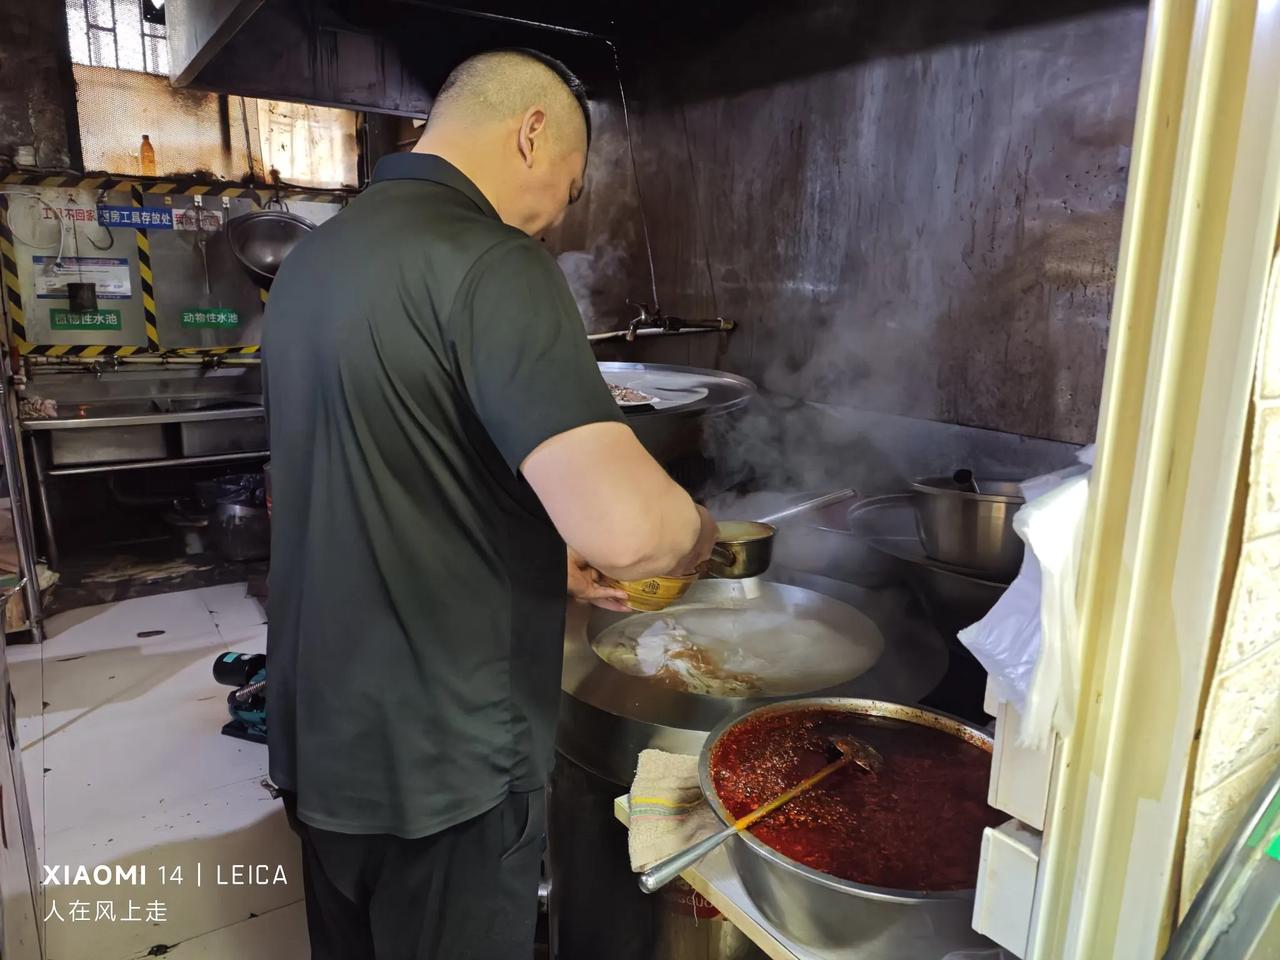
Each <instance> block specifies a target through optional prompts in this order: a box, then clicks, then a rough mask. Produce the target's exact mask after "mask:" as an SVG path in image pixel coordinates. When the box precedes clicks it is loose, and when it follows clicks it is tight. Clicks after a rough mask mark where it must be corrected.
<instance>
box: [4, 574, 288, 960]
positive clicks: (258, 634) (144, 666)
mask: <svg viewBox="0 0 1280 960" xmlns="http://www.w3.org/2000/svg"><path fill="white" fill-rule="evenodd" d="M263 619H264V618H263V615H262V610H261V607H260V606H258V604H257V601H256V600H253V599H252V598H250V597H248V596H247V595H246V593H245V586H244V585H243V584H238V585H232V586H229V587H219V588H213V589H211V590H195V591H186V592H183V593H176V594H166V595H162V596H156V597H146V598H139V599H136V600H128V601H123V602H121V603H117V604H108V605H105V606H100V607H94V608H89V609H85V610H77V611H73V612H72V613H70V614H64V615H61V616H59V617H55V618H53V619H52V620H51V621H50V631H49V634H50V635H49V638H48V640H47V641H46V642H45V643H44V644H43V645H42V646H40V647H36V646H23V647H11V648H8V654H9V656H8V659H9V665H10V673H11V678H12V682H13V686H14V692H15V696H16V698H17V701H18V714H19V721H18V732H19V738H20V741H21V743H22V745H23V764H24V771H25V774H26V776H27V781H28V789H29V792H30V794H31V806H32V819H33V827H34V830H35V833H36V837H37V846H38V847H39V857H38V859H39V861H40V862H42V863H62V864H68V865H70V866H72V867H73V868H74V867H76V866H80V865H85V866H89V867H92V866H94V865H97V864H111V865H115V864H120V865H122V866H124V867H128V866H131V865H134V864H137V865H139V866H144V865H145V866H147V867H148V873H149V876H148V878H147V879H148V883H147V885H146V886H145V887H140V888H138V889H126V888H108V889H107V890H106V891H105V892H104V891H102V890H99V889H97V888H88V892H87V893H85V892H84V891H85V890H86V888H83V887H82V888H72V890H71V892H72V893H74V894H75V895H76V896H78V897H79V899H81V900H85V901H87V900H89V899H93V900H94V901H95V903H96V900H97V899H103V900H107V899H110V900H112V901H113V903H116V904H117V909H118V912H119V913H120V914H123V913H124V910H125V907H126V903H127V901H128V900H129V899H132V900H134V902H135V903H136V904H138V905H139V906H140V908H141V909H143V910H145V907H143V906H142V905H143V904H144V902H145V903H150V902H152V901H161V902H164V903H165V905H166V909H165V912H166V914H167V916H166V920H165V922H163V923H153V924H147V923H124V922H122V921H119V920H117V922H115V923H109V922H107V921H105V920H104V921H102V922H87V923H86V922H76V923H72V922H70V921H65V922H63V923H59V922H58V921H57V920H56V919H55V920H53V921H52V922H51V923H50V924H49V926H48V945H49V951H48V953H49V957H50V960H82V958H88V957H93V958H94V960H117V958H119V960H124V958H133V957H138V956H142V955H144V954H145V953H146V952H147V951H148V950H149V949H150V948H151V947H152V946H153V945H155V944H157V943H167V944H177V945H178V946H177V947H176V948H175V950H174V951H171V952H172V953H175V954H176V955H179V956H183V957H193V958H194V957H218V958H219V960H221V958H223V957H227V958H230V957H232V956H234V957H236V958H237V960H246V958H248V960H253V958H257V957H262V958H263V960H265V958H266V957H268V956H271V957H280V958H284V960H289V958H291V957H294V956H297V957H303V956H305V955H306V950H305V945H306V937H305V922H304V920H303V919H302V916H301V910H300V908H299V909H298V910H294V911H283V910H281V909H280V908H282V907H284V906H286V905H287V904H290V903H294V902H296V901H298V900H300V898H301V896H302V890H301V875H300V868H299V864H298V847H297V840H296V838H295V837H294V836H293V834H292V832H291V831H290V830H289V829H288V824H287V823H286V821H285V818H284V812H283V808H282V807H281V805H280V803H279V801H277V800H272V799H271V798H270V796H269V795H268V794H267V792H266V791H265V790H264V789H263V788H262V786H261V784H260V782H261V780H262V779H263V777H265V775H266V763H267V751H266V747H265V746H262V745H259V744H250V743H245V742H243V741H240V740H233V739H231V738H228V737H223V736H221V734H220V732H219V731H220V729H221V727H222V724H223V723H225V722H226V720H227V710H226V697H227V693H228V692H229V688H227V687H224V686H221V685H219V684H218V683H216V682H215V681H214V679H213V675H212V667H213V661H214V658H215V657H216V656H217V655H218V654H220V653H223V652H225V651H227V650H230V649H235V650H244V651H247V652H251V653H257V652H262V651H263V650H264V649H265V642H266V629H265V626H264V625H263V623H262V620H263ZM139 634H146V635H145V636H140V635H139ZM46 847H47V849H46ZM197 864H200V865H201V868H202V869H201V873H202V874H203V877H202V879H203V881H204V882H203V885H202V886H200V887H196V886H195V870H196V865H197ZM232 864H255V865H256V864H262V865H266V866H269V867H270V868H271V872H272V877H273V879H274V871H275V868H276V867H277V866H282V867H283V868H284V870H285V875H286V878H287V882H286V883H284V884H273V885H265V886H264V885H245V886H229V885H222V886H219V885H217V884H216V883H215V882H214V881H215V880H216V878H217V873H216V870H217V868H218V867H219V866H220V865H221V866H222V867H223V868H224V870H229V868H230V866H231V865H232ZM175 865H181V866H182V867H183V874H184V881H185V882H184V883H183V884H181V885H175V884H173V883H172V882H171V883H169V884H161V883H160V878H159V868H160V867H161V866H167V867H172V866H175ZM59 894H60V892H59V891H56V889H54V888H51V891H50V893H49V895H50V896H52V897H54V898H55V899H57V897H58V896H59ZM72 899H74V897H73V898H72ZM68 902H70V901H68ZM63 912H67V908H66V907H65V906H64V911H63ZM255 914H257V915H260V916H258V917H256V918H255V919H253V920H249V919H248V918H249V917H250V916H251V915H255ZM269 918H270V919H269ZM250 941H253V943H254V944H255V946H253V947H252V949H250V948H248V947H246V948H245V949H241V948H240V946H239V945H240V944H242V943H249V942H250ZM267 944H269V946H268V945H267ZM259 946H261V949H259ZM295 948H296V952H290V951H292V950H294V949H295ZM178 950H181V951H182V952H181V953H177V951H178ZM246 951H248V952H246ZM255 951H256V952H255Z"/></svg>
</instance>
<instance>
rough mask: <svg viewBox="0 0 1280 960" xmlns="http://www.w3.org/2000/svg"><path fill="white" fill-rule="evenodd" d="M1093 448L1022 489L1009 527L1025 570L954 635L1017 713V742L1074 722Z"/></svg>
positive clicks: (1037, 739) (1038, 741)
mask: <svg viewBox="0 0 1280 960" xmlns="http://www.w3.org/2000/svg"><path fill="white" fill-rule="evenodd" d="M1093 455H1094V448H1093V446H1092V445H1091V446H1088V447H1085V448H1084V449H1083V450H1081V451H1080V452H1079V453H1078V454H1077V455H1076V458H1077V460H1078V461H1079V463H1077V464H1073V465H1072V466H1070V467H1067V468H1065V469H1063V470H1058V471H1056V472H1054V473H1050V474H1046V475H1044V476H1041V477H1035V478H1033V479H1031V480H1027V481H1025V482H1024V483H1023V484H1022V491H1023V495H1024V496H1025V497H1026V500H1027V502H1026V504H1024V505H1023V507H1022V508H1021V509H1020V510H1019V511H1018V513H1017V515H1016V516H1015V517H1014V519H1013V529H1014V531H1015V532H1016V533H1017V534H1018V536H1019V537H1021V538H1022V540H1023V541H1024V542H1025V543H1026V545H1027V549H1026V552H1025V554H1024V556H1023V561H1022V569H1021V570H1019V572H1018V576H1017V577H1015V578H1014V581H1013V583H1012V584H1010V585H1009V589H1008V590H1006V591H1005V592H1004V594H1003V595H1002V596H1001V598H1000V600H999V601H997V603H996V605H995V606H994V607H992V608H991V610H990V612H989V613H988V614H987V615H986V616H985V617H983V618H982V619H981V620H980V621H978V622H977V623H975V624H973V625H972V626H969V627H966V628H965V629H964V630H961V631H960V633H959V638H960V642H961V643H963V644H964V645H965V646H966V647H968V648H969V650H970V652H972V653H973V655H974V656H975V657H976V658H977V660H978V662H979V663H981V664H982V666H983V667H984V668H985V669H986V671H987V673H988V674H989V675H990V676H991V679H992V682H993V684H994V686H995V690H996V693H997V695H998V696H999V698H1000V699H1001V700H1003V701H1006V702H1008V703H1011V704H1012V705H1013V706H1015V707H1016V708H1017V709H1018V711H1019V713H1021V714H1022V724H1021V729H1020V733H1019V740H1020V742H1022V743H1023V744H1024V745H1025V746H1031V747H1042V746H1044V745H1046V744H1047V743H1048V740H1049V738H1050V736H1051V734H1052V732H1053V731H1054V730H1057V731H1058V732H1059V733H1061V734H1063V735H1065V734H1067V733H1068V732H1070V729H1071V725H1072V723H1073V722H1074V711H1075V696H1076V690H1077V688H1078V683H1079V679H1078V674H1079V670H1078V664H1079V636H1078V633H1079V629H1078V621H1077V616H1076V605H1075V592H1076V573H1077V569H1078V567H1079V561H1080V548H1081V541H1082V536H1083V531H1084V514H1085V509H1086V506H1087V503H1088V492H1089V486H1088V482H1089V472H1090V468H1091V465H1092V463H1093Z"/></svg>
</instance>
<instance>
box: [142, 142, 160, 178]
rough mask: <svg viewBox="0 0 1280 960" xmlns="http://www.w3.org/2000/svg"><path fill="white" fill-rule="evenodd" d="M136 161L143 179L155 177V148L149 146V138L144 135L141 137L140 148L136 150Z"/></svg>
mask: <svg viewBox="0 0 1280 960" xmlns="http://www.w3.org/2000/svg"><path fill="white" fill-rule="evenodd" d="M138 160H139V161H140V163H141V166H142V175H143V176H144V177H154V176H155V175H156V148H155V147H153V146H152V145H151V137H150V136H149V135H148V134H145V133H144V134H143V135H142V146H141V147H140V148H139V149H138Z"/></svg>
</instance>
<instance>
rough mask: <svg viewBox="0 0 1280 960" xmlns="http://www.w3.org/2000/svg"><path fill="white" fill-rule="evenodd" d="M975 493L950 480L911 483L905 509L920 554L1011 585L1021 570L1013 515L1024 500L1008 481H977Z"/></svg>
mask: <svg viewBox="0 0 1280 960" xmlns="http://www.w3.org/2000/svg"><path fill="white" fill-rule="evenodd" d="M978 484H979V490H981V493H974V492H973V490H972V489H966V488H965V487H962V486H960V485H959V484H957V483H956V481H955V480H954V479H953V478H951V477H922V478H921V479H919V480H917V481H915V483H913V484H911V491H912V493H911V504H912V506H913V507H914V508H915V511H916V528H917V530H918V531H919V534H920V543H921V544H922V545H923V546H924V549H925V553H927V554H929V556H931V557H933V558H934V559H935V560H941V561H942V562H943V563H950V564H953V565H954V566H957V567H964V568H966V569H967V570H969V571H971V572H975V573H981V574H987V575H988V576H991V577H995V578H999V579H1002V580H1004V581H1006V582H1007V581H1009V580H1012V579H1013V578H1014V577H1015V576H1017V574H1018V568H1019V567H1020V566H1021V565H1022V551H1023V543H1022V540H1021V539H1020V538H1019V537H1018V535H1017V534H1016V533H1014V532H1013V515H1014V514H1015V513H1017V512H1018V508H1019V507H1021V506H1022V504H1023V503H1025V502H1026V501H1025V500H1024V498H1023V496H1022V488H1021V487H1020V486H1019V485H1018V484H1017V482H1015V481H1012V480H979V481H978Z"/></svg>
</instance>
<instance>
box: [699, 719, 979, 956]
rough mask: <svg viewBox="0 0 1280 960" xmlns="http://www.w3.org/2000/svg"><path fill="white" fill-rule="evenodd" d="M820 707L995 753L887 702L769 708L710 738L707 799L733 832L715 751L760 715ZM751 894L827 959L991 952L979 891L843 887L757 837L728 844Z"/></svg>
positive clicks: (959, 726)
mask: <svg viewBox="0 0 1280 960" xmlns="http://www.w3.org/2000/svg"><path fill="white" fill-rule="evenodd" d="M814 707H819V708H823V709H835V710H848V711H850V712H852V713H859V714H863V715H865V716H878V717H892V718H895V719H898V720H905V721H907V722H909V723H918V724H921V725H924V726H929V727H934V728H935V729H938V730H943V731H945V732H947V733H950V734H952V735H953V736H956V737H959V738H961V739H962V740H966V741H968V742H969V743H971V744H973V745H974V746H977V747H981V748H982V749H983V750H986V751H990V750H991V747H992V744H991V738H990V737H989V736H987V734H985V733H984V732H982V731H981V730H979V729H978V728H976V727H973V726H971V725H969V724H967V723H965V722H964V721H963V720H957V719H955V718H954V717H949V716H947V715H946V714H942V713H937V712H935V711H933V710H926V709H923V708H920V707H906V706H902V705H900V704H896V703H886V702H884V701H880V700H858V699H847V698H843V697H818V698H809V699H804V700H791V701H789V702H786V703H777V704H770V705H768V706H764V707H760V708H759V709H758V710H753V711H752V712H751V713H748V714H745V715H744V716H741V717H737V718H734V719H731V720H728V721H726V722H724V723H722V724H721V725H720V726H719V727H717V728H716V729H715V730H712V731H711V733H710V734H709V735H708V736H707V740H706V743H705V744H704V745H703V748H702V753H701V755H700V757H699V759H698V777H699V780H700V782H701V785H702V793H703V795H704V796H705V797H706V799H707V802H708V803H709V804H710V805H711V809H712V810H714V811H715V813H716V816H718V817H719V818H720V820H721V821H722V822H723V823H724V824H725V825H726V826H727V825H728V824H730V823H732V822H733V818H732V817H731V816H730V815H729V813H728V811H727V810H726V809H725V808H724V805H723V804H721V802H720V798H719V797H718V796H717V795H716V792H715V787H714V786H713V783H712V780H711V751H712V749H713V748H714V747H715V744H716V741H718V740H719V739H720V737H722V736H723V735H724V734H725V732H726V731H728V730H729V729H731V728H732V727H735V726H737V725H738V724H740V723H744V722H746V721H747V719H748V718H750V717H754V716H758V715H761V714H777V713H794V712H796V711H799V710H808V709H812V708H814ZM727 847H728V851H729V857H730V859H731V860H732V861H733V865H734V868H735V869H736V870H737V872H738V875H739V877H741V879H742V885H743V887H744V888H745V889H746V891H747V894H748V895H749V896H750V897H751V899H752V900H753V901H754V902H755V905H756V906H757V907H759V908H760V912H761V913H763V914H764V916H765V918H766V919H768V920H769V922H770V923H772V924H773V925H774V926H775V927H777V928H778V929H779V930H781V931H782V932H783V933H784V934H786V935H787V936H788V937H790V938H791V939H792V940H795V941H796V942H797V943H801V944H804V945H806V946H810V947H814V948H816V949H819V950H822V951H823V953H824V956H830V957H833V958H835V957H839V958H848V960H855V958H856V960H921V958H935V957H943V956H945V955H946V954H947V953H949V952H950V951H952V950H963V949H966V948H969V947H983V946H990V943H989V941H987V940H986V939H985V938H984V937H982V936H980V935H979V934H977V933H975V932H974V930H973V929H972V927H971V922H972V918H973V896H974V892H973V891H972V890H950V891H945V892H939V893H920V892H918V891H913V890H893V889H890V888H887V887H871V886H867V885H866V884H861V883H854V882H852V881H850V880H841V879H839V878H838V877H833V876H831V875H830V874H826V873H822V872H820V871H818V870H814V869H811V868H810V867H806V866H804V865H803V864H800V863H797V862H796V861H794V860H792V859H791V858H790V857H785V856H783V855H782V854H781V853H779V852H778V851H776V850H774V849H773V848H772V847H770V846H768V845H767V844H765V843H764V842H762V841H761V840H758V839H757V838H756V837H754V836H753V835H752V834H751V833H750V832H744V833H739V834H738V836H737V837H734V838H731V839H730V840H729V841H728V843H727Z"/></svg>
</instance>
